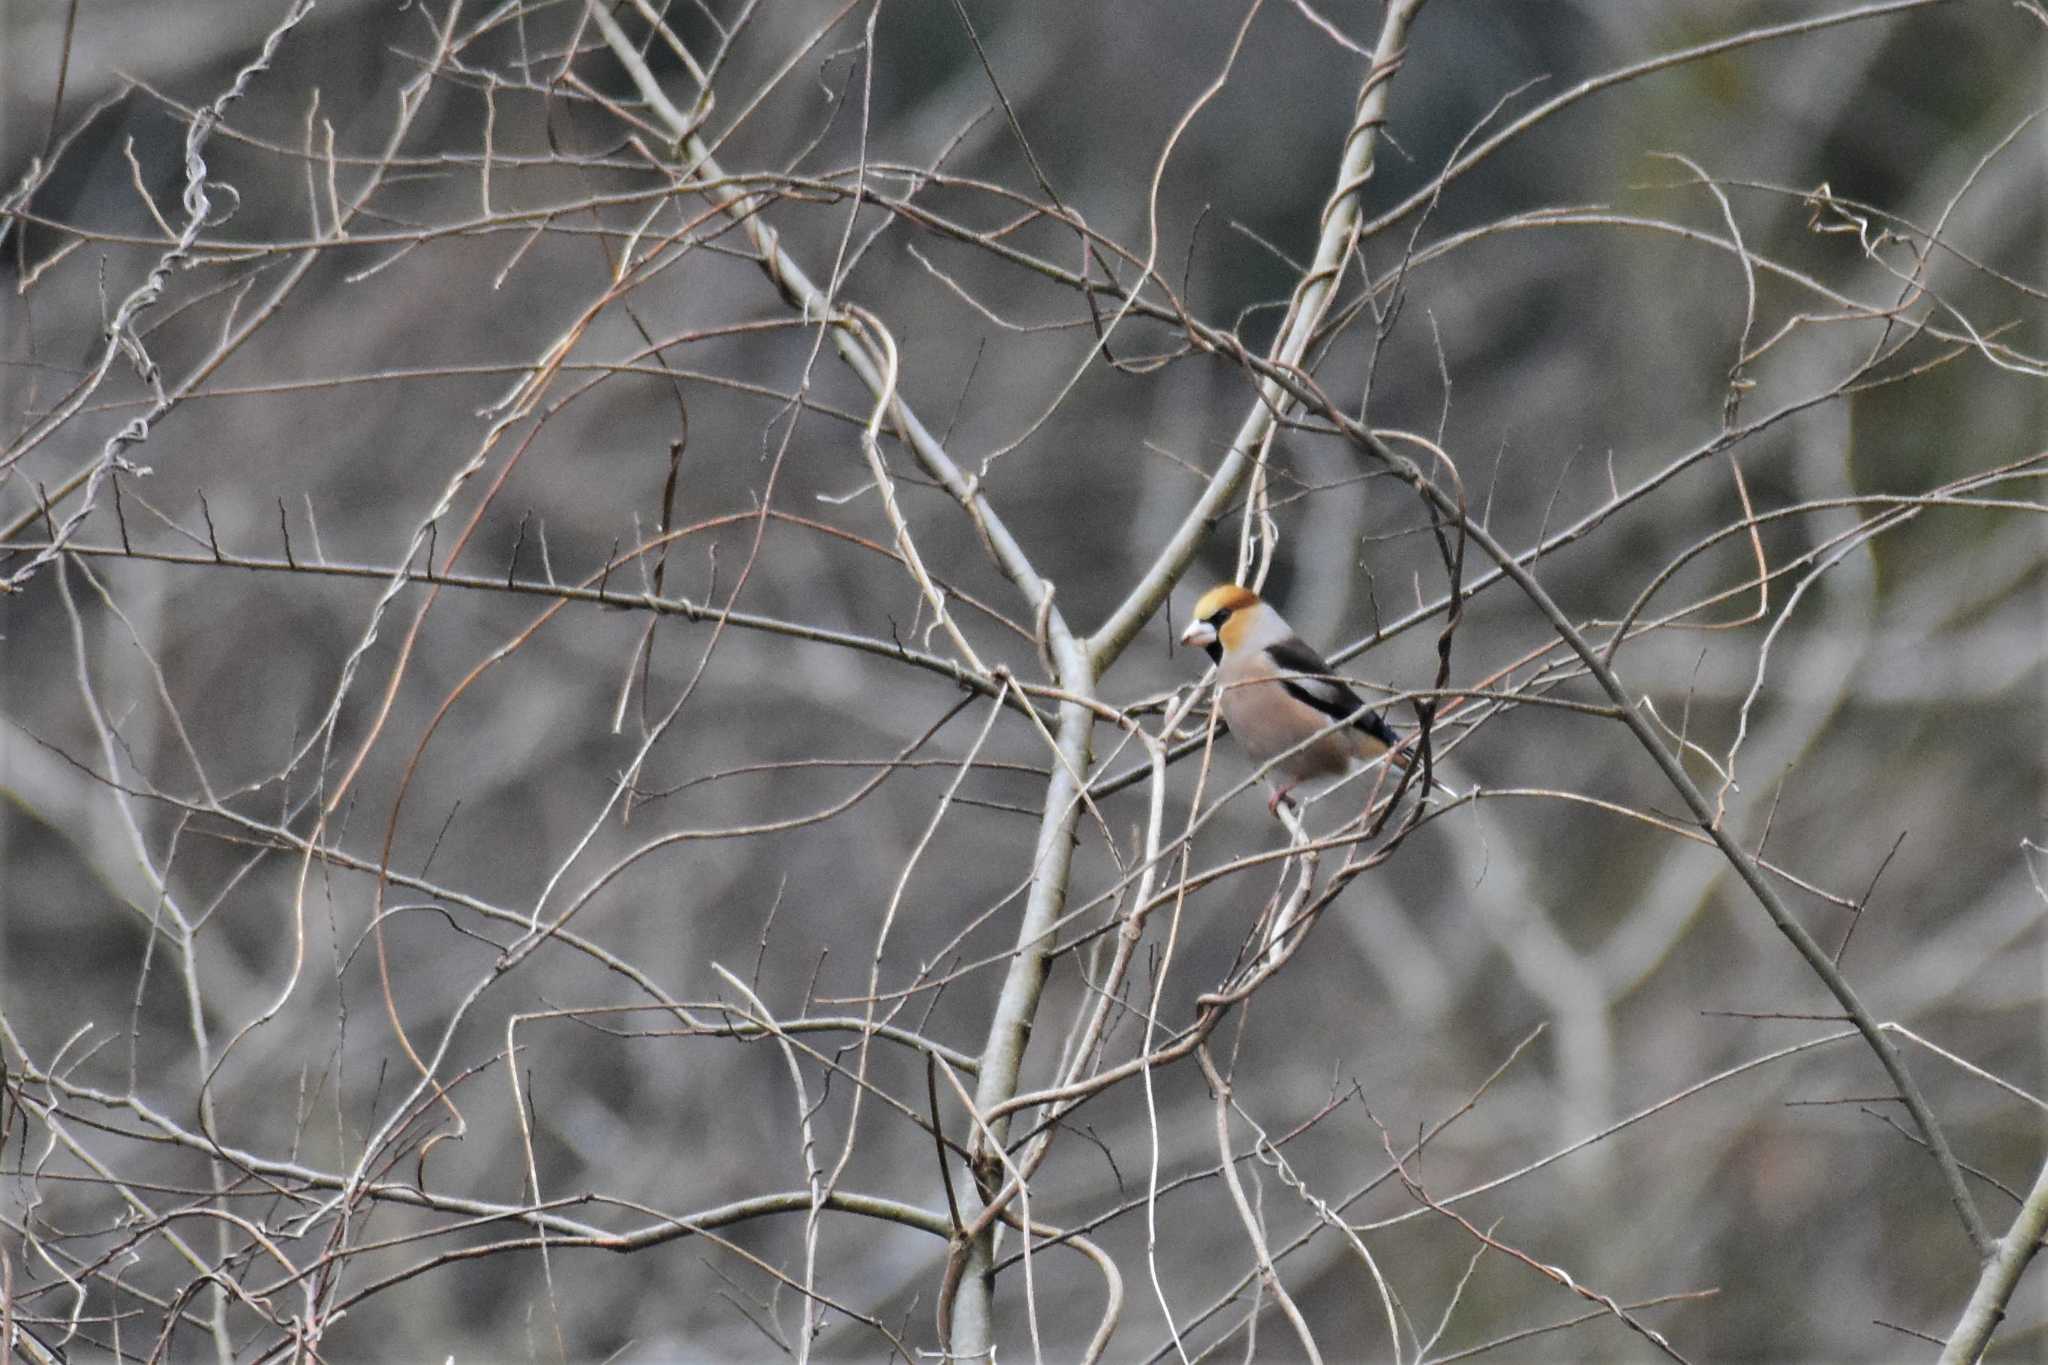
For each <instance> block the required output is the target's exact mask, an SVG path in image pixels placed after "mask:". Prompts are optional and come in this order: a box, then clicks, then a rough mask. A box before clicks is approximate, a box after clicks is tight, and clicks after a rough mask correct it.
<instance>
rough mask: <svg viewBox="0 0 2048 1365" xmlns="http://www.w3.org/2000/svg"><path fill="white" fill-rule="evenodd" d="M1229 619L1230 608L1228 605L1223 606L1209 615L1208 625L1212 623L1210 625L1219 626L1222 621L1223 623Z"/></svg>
mask: <svg viewBox="0 0 2048 1365" xmlns="http://www.w3.org/2000/svg"><path fill="white" fill-rule="evenodd" d="M1229 619H1230V608H1229V607H1225V608H1224V609H1223V610H1222V611H1219V612H1216V613H1215V614H1214V615H1212V616H1210V617H1209V624H1210V625H1212V626H1220V625H1222V624H1223V623H1224V622H1225V621H1228V620H1229Z"/></svg>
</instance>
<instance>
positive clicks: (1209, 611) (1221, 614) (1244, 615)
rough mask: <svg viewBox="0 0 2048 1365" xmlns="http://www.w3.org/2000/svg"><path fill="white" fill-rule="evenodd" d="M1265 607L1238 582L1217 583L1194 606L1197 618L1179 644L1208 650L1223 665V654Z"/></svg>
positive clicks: (1183, 633)
mask: <svg viewBox="0 0 2048 1365" xmlns="http://www.w3.org/2000/svg"><path fill="white" fill-rule="evenodd" d="M1264 605H1265V604H1264V603H1262V602H1261V601H1259V595H1258V594H1257V593H1255V592H1253V591H1252V590H1251V589H1250V588H1243V587H1239V586H1238V585H1237V584H1235V583H1221V584H1218V585H1217V586H1216V587H1213V588H1211V589H1209V591H1207V592H1205V593H1203V594H1202V597H1201V600H1200V601H1198V602H1196V603H1195V619H1194V620H1193V621H1191V622H1189V623H1188V628H1187V629H1186V630H1185V631H1183V632H1181V637H1180V642H1181V643H1182V644H1184V645H1198V646H1200V647H1201V648H1202V649H1204V650H1207V651H1208V654H1209V658H1210V659H1211V660H1213V661H1215V662H1217V663H1221V662H1222V661H1223V651H1224V650H1225V649H1226V648H1229V647H1231V646H1233V645H1234V643H1235V639H1236V637H1238V636H1240V635H1242V634H1243V632H1244V631H1245V630H1247V629H1248V628H1249V627H1250V625H1251V620H1252V617H1253V616H1254V615H1255V614H1256V613H1257V612H1258V610H1259V608H1260V607H1262V606H1264Z"/></svg>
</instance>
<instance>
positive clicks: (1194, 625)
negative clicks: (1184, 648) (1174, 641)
mask: <svg viewBox="0 0 2048 1365" xmlns="http://www.w3.org/2000/svg"><path fill="white" fill-rule="evenodd" d="M1180 642H1181V643H1182V644H1184V645H1193V646H1194V647H1195V648H1197V649H1207V648H1208V647H1209V646H1210V645H1213V644H1215V643H1216V627H1214V626H1212V625H1210V624H1209V623H1208V622H1207V621H1191V622H1189V623H1188V628H1187V629H1186V630H1184V631H1182V632H1181V633H1180Z"/></svg>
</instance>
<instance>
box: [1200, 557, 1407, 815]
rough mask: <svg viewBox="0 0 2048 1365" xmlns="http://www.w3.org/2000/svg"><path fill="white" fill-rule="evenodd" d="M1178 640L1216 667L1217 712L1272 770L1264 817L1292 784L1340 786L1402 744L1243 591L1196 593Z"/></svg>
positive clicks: (1400, 759)
mask: <svg viewBox="0 0 2048 1365" xmlns="http://www.w3.org/2000/svg"><path fill="white" fill-rule="evenodd" d="M1180 640H1181V643H1182V644H1184V645H1199V646H1201V647H1202V648H1203V649H1205V650H1207V651H1208V653H1209V657H1210V658H1211V659H1213V660H1215V661H1216V689H1217V701H1216V705H1217V708H1218V709H1219V710H1220V711H1221V712H1222V714H1223V721H1224V723H1225V724H1226V725H1228V726H1229V727H1230V732H1231V733H1232V734H1234V735H1236V736H1237V738H1238V741H1239V743H1241V744H1243V745H1244V748H1245V752H1247V753H1248V754H1250V755H1251V759H1252V762H1253V763H1256V764H1258V765H1260V766H1261V767H1264V766H1265V765H1266V764H1268V763H1271V764H1272V767H1271V768H1270V769H1268V771H1267V781H1268V782H1269V783H1271V784H1272V786H1273V797H1272V799H1271V800H1270V801H1268V802H1267V803H1266V809H1267V810H1268V811H1270V812H1271V813H1272V814H1274V815H1276V816H1277V815H1278V814H1279V813H1280V803H1281V802H1282V801H1284V800H1286V799H1287V794H1288V793H1289V792H1290V791H1292V790H1293V789H1294V788H1295V787H1296V786H1297V785H1298V784H1300V783H1302V782H1306V781H1309V780H1311V779H1314V778H1323V777H1341V776H1343V775H1344V774H1345V773H1347V772H1349V771H1351V769H1352V768H1353V767H1354V766H1355V765H1357V764H1360V763H1364V762H1368V761H1370V760H1372V759H1375V758H1377V757H1379V756H1380V755H1381V754H1384V753H1385V752H1387V750H1388V749H1389V748H1391V747H1393V746H1394V745H1395V744H1398V743H1399V742H1400V739H1401V737H1400V735H1398V734H1397V733H1395V731H1394V728H1393V727H1392V726H1391V725H1388V724H1387V722H1386V720H1385V719H1384V718H1383V717H1382V716H1381V715H1380V713H1379V712H1377V711H1374V710H1372V709H1371V708H1370V707H1368V706H1367V705H1366V703H1365V700H1364V699H1363V698H1362V697H1360V696H1359V695H1358V694H1357V693H1356V692H1354V691H1352V690H1351V689H1350V688H1349V687H1347V686H1346V685H1345V684H1344V683H1343V681H1342V680H1340V679H1339V678H1338V677H1337V676H1336V671H1335V670H1334V669H1332V668H1331V667H1330V665H1329V664H1327V663H1325V662H1323V657H1322V656H1321V655H1320V654H1317V653H1316V652H1315V651H1314V650H1313V649H1311V648H1309V647H1308V646H1307V645H1306V644H1303V643H1302V642H1301V640H1300V639H1299V638H1298V637H1297V636H1296V635H1295V633H1294V631H1293V630H1292V629H1291V628H1290V627H1289V626H1288V624H1287V622H1286V621H1285V620H1283V619H1281V616H1280V613H1279V612H1277V611H1274V610H1273V609H1272V608H1271V607H1269V606H1267V605H1266V604H1265V603H1264V602H1262V601H1261V600H1259V596H1258V594H1257V593H1254V592H1252V591H1251V590H1250V589H1249V588H1240V587H1238V586H1237V585H1235V584H1233V583H1225V584H1223V585H1222V586H1221V587H1216V588H1211V589H1209V591H1208V592H1206V593H1204V594H1202V600H1201V601H1199V602H1197V603H1195V619H1194V620H1193V621H1192V622H1190V623H1189V625H1188V628H1187V630H1185V631H1184V632H1182V634H1181V637H1180ZM1407 759H1408V755H1407V753H1406V751H1403V752H1401V753H1397V754H1396V755H1395V756H1394V760H1393V761H1394V762H1395V763H1397V764H1398V765H1399V766H1401V767H1404V768H1405V767H1406V766H1408V765H1407Z"/></svg>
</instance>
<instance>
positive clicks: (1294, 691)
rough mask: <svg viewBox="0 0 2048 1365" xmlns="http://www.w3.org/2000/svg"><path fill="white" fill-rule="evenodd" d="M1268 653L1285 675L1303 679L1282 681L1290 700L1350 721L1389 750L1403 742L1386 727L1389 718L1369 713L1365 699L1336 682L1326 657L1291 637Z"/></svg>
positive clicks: (1339, 680)
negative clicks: (1292, 699) (1296, 675)
mask: <svg viewBox="0 0 2048 1365" xmlns="http://www.w3.org/2000/svg"><path fill="white" fill-rule="evenodd" d="M1267 653H1268V654H1269V655H1271V656H1272V659H1273V662H1274V663H1275V664H1277V665H1279V666H1280V667H1281V668H1282V669H1284V670H1285V671H1286V672H1288V673H1290V674H1299V675H1301V676H1299V677H1283V678H1281V679H1280V685H1281V686H1282V687H1284V688H1286V689H1287V695H1288V696H1290V697H1293V698H1294V699H1295V700H1296V701H1298V702H1301V703H1302V704H1303V705H1305V706H1312V707H1314V708H1315V709H1316V710H1318V711H1320V712H1322V713H1323V714H1324V715H1326V716H1328V717H1329V718H1330V719H1331V720H1348V721H1350V722H1351V723H1352V725H1354V726H1356V727H1357V728H1358V729H1360V730H1363V731H1365V733H1367V734H1368V735H1371V736H1372V737H1373V738H1374V739H1376V740H1378V741H1379V742H1380V743H1382V744H1384V745H1386V746H1388V747H1389V748H1392V747H1393V746H1394V745H1396V744H1398V743H1400V742H1401V736H1400V734H1399V733H1398V732H1396V731H1395V729H1394V727H1393V726H1391V725H1389V724H1387V722H1386V718H1385V717H1383V716H1382V715H1380V713H1379V712H1377V711H1371V710H1366V709H1365V698H1363V697H1361V696H1359V695H1358V694H1357V693H1356V692H1354V691H1352V690H1351V688H1350V686H1349V685H1347V684H1346V683H1344V682H1343V681H1342V680H1341V679H1339V678H1337V677H1336V676H1335V674H1336V670H1335V669H1333V668H1331V667H1330V666H1329V665H1328V664H1327V663H1325V662H1323V656H1322V655H1320V654H1318V653H1316V652H1315V651H1314V650H1313V649H1310V648H1309V647H1308V646H1307V645H1306V644H1304V643H1302V642H1301V641H1300V640H1298V639H1295V638H1293V637H1289V638H1288V639H1285V640H1282V641H1281V642H1280V643H1279V644H1277V645H1273V646H1271V647H1270V648H1269V649H1268V650H1267Z"/></svg>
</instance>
